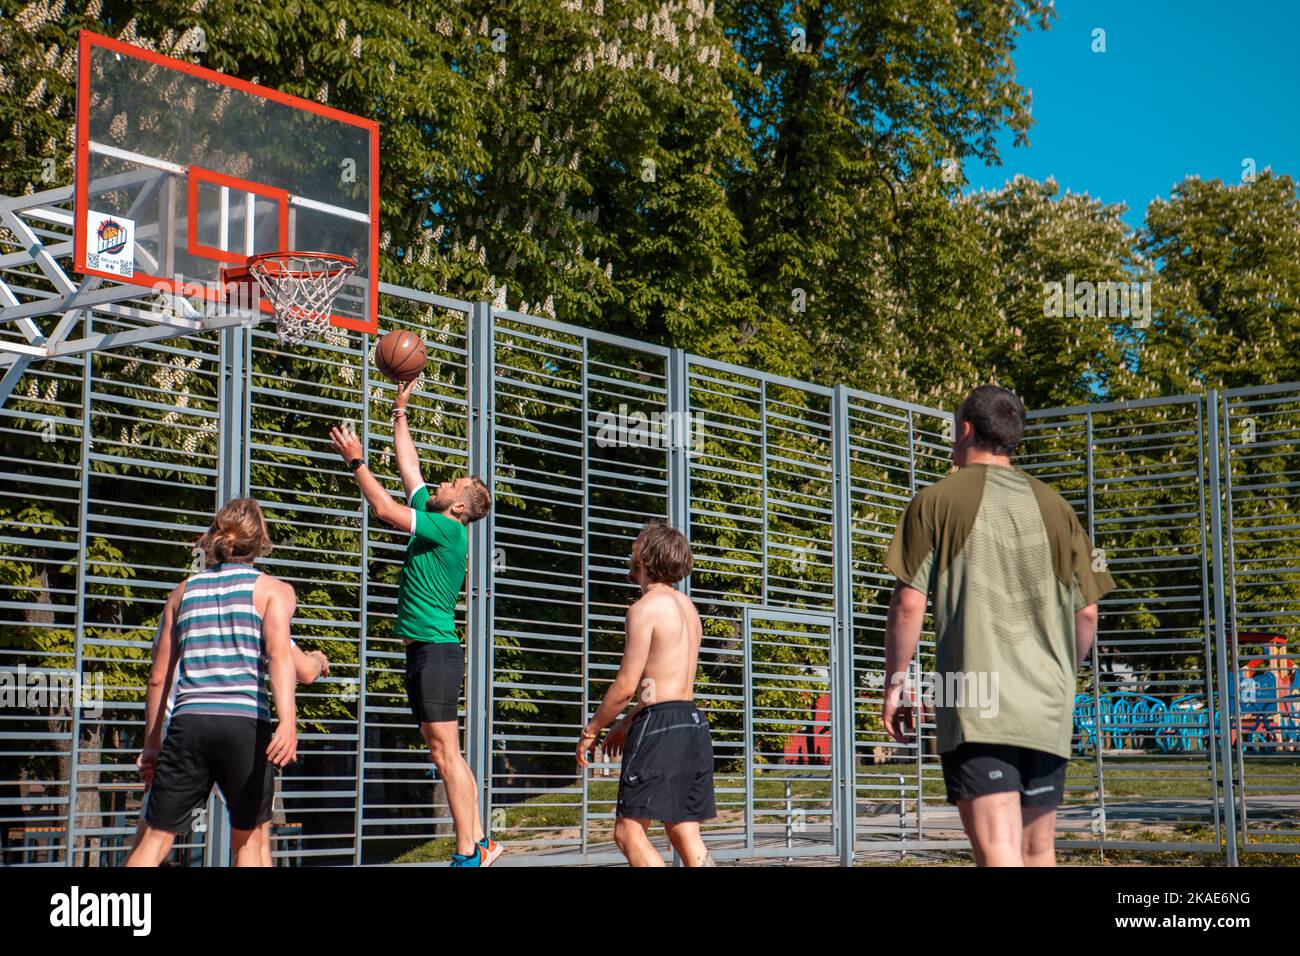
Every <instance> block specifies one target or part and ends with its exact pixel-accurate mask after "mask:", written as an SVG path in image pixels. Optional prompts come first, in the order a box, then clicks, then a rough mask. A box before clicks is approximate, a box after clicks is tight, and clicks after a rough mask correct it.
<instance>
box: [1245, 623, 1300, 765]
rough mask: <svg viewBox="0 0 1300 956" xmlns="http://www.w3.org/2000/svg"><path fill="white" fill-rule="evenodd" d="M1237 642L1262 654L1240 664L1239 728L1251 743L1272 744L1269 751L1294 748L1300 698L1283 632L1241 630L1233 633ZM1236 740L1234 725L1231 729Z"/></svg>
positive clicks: (1294, 666) (1298, 720)
mask: <svg viewBox="0 0 1300 956" xmlns="http://www.w3.org/2000/svg"><path fill="white" fill-rule="evenodd" d="M1238 638H1240V644H1241V645H1243V646H1245V647H1252V646H1256V647H1260V648H1262V649H1263V651H1264V656H1263V657H1257V658H1255V659H1254V660H1251V661H1247V662H1246V663H1244V664H1240V665H1239V670H1240V675H1241V682H1240V693H1241V703H1240V706H1239V713H1240V715H1241V730H1242V733H1243V734H1245V735H1246V740H1247V741H1248V742H1250V743H1254V744H1271V745H1272V746H1271V747H1270V748H1269V749H1270V750H1294V749H1296V748H1295V743H1294V740H1295V734H1294V731H1295V728H1296V726H1297V722H1300V697H1297V694H1296V684H1295V668H1296V662H1295V661H1294V660H1292V659H1291V657H1290V656H1289V655H1288V653H1287V639H1286V636H1285V635H1283V634H1262V633H1259V632H1255V631H1242V632H1241V634H1240V635H1236V634H1234V635H1233V639H1232V640H1233V649H1234V651H1236V648H1237V645H1238V640H1237V639H1238ZM1233 742H1234V743H1235V742H1236V728H1235V727H1234V728H1233Z"/></svg>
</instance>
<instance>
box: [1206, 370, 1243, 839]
mask: <svg viewBox="0 0 1300 956" xmlns="http://www.w3.org/2000/svg"><path fill="white" fill-rule="evenodd" d="M1219 409H1220V411H1222V413H1223V418H1222V421H1223V461H1224V463H1225V467H1224V470H1223V497H1224V501H1225V504H1226V507H1227V512H1228V515H1227V521H1226V526H1225V528H1224V531H1225V532H1226V535H1225V536H1226V537H1227V539H1228V547H1227V551H1226V554H1227V565H1226V571H1225V574H1224V577H1225V579H1226V580H1227V587H1226V588H1225V591H1226V594H1225V595H1224V596H1225V597H1226V598H1227V600H1228V614H1227V620H1229V621H1231V622H1232V630H1231V631H1230V633H1231V634H1233V635H1234V639H1233V640H1231V641H1229V647H1225V648H1224V654H1225V656H1227V657H1228V668H1227V670H1228V680H1229V681H1231V684H1230V685H1229V686H1231V687H1232V690H1233V693H1232V697H1231V700H1232V701H1234V702H1236V707H1234V708H1232V709H1233V713H1232V715H1231V717H1230V719H1231V721H1232V725H1231V726H1232V728H1233V730H1235V731H1236V737H1237V745H1236V747H1235V748H1234V749H1233V751H1232V754H1233V757H1234V758H1235V759H1236V766H1235V767H1234V768H1230V776H1231V777H1232V779H1233V780H1234V781H1235V786H1236V788H1237V789H1236V799H1237V804H1236V806H1237V814H1238V816H1237V827H1238V828H1239V831H1240V833H1241V846H1242V848H1243V849H1244V848H1245V847H1247V846H1248V845H1249V841H1250V816H1249V814H1248V810H1249V807H1247V806H1246V751H1245V740H1244V739H1243V738H1244V734H1243V733H1242V727H1241V701H1240V698H1239V697H1238V695H1239V694H1240V693H1241V654H1240V652H1239V650H1238V647H1237V642H1236V640H1235V635H1236V633H1237V571H1236V568H1237V542H1236V538H1235V537H1234V536H1233V528H1234V527H1235V522H1234V521H1233V517H1232V498H1233V493H1232V416H1231V414H1230V406H1229V403H1228V395H1227V394H1226V393H1224V394H1223V395H1222V396H1221V398H1220V404H1219ZM1224 693H1225V694H1226V693H1227V691H1226V689H1225V691H1224ZM1212 713H1213V712H1211V714H1212ZM1209 749H1210V750H1211V751H1213V750H1214V748H1213V747H1210V748H1209ZM1223 799H1224V800H1226V801H1231V800H1232V799H1233V797H1232V794H1231V793H1228V792H1225V793H1224V794H1223ZM1232 838H1233V837H1232V836H1231V835H1230V836H1229V839H1232Z"/></svg>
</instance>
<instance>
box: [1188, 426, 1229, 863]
mask: <svg viewBox="0 0 1300 956" xmlns="http://www.w3.org/2000/svg"><path fill="white" fill-rule="evenodd" d="M1205 414H1206V411H1205V407H1204V403H1203V402H1200V401H1198V402H1197V403H1196V487H1197V489H1198V492H1197V495H1196V504H1197V523H1198V524H1199V525H1200V545H1201V559H1200V560H1201V641H1202V644H1201V646H1202V648H1203V653H1204V654H1205V672H1204V679H1205V700H1206V703H1207V709H1206V720H1207V723H1212V722H1213V717H1212V716H1211V715H1212V714H1213V712H1214V711H1213V708H1212V707H1210V706H1209V702H1210V701H1211V700H1213V698H1214V642H1213V640H1212V639H1211V637H1210V634H1211V627H1212V622H1213V620H1214V615H1213V614H1211V613H1210V588H1209V587H1208V586H1207V585H1206V575H1205V570H1204V569H1205V562H1206V560H1207V557H1208V555H1209V553H1210V547H1209V542H1208V540H1207V538H1206V533H1205V492H1206V488H1207V487H1208V486H1207V484H1206V481H1205ZM1228 502H1229V504H1228V526H1229V527H1231V526H1232V504H1231V502H1232V495H1231V492H1230V493H1229V495H1228ZM1215 551H1218V548H1217V547H1216V548H1215ZM1228 554H1229V560H1231V554H1232V548H1231V547H1229V549H1228ZM1234 617H1235V614H1234ZM1205 751H1206V753H1208V754H1209V755H1210V780H1211V781H1212V783H1211V786H1213V787H1214V788H1215V789H1217V788H1218V786H1219V784H1218V780H1219V755H1218V751H1216V750H1215V749H1214V747H1213V746H1209V745H1207V746H1206V748H1205ZM1212 803H1213V812H1214V839H1215V840H1216V841H1221V840H1222V839H1223V836H1224V833H1223V818H1222V814H1223V809H1222V807H1221V806H1220V804H1221V803H1222V794H1219V795H1218V796H1216V798H1215V799H1214V800H1213V801H1212Z"/></svg>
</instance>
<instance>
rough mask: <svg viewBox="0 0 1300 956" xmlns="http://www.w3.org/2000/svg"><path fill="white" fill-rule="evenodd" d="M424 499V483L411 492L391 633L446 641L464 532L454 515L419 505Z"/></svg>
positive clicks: (452, 628)
mask: <svg viewBox="0 0 1300 956" xmlns="http://www.w3.org/2000/svg"><path fill="white" fill-rule="evenodd" d="M428 501H429V489H428V487H427V486H425V485H421V486H420V487H419V488H418V489H416V491H415V494H413V495H411V509H412V511H413V519H414V520H413V526H412V528H411V540H410V542H409V543H408V544H407V546H406V563H405V564H404V565H403V566H402V580H401V584H399V585H398V588H397V636H398V637H405V638H409V639H410V640H413V641H431V642H433V643H435V644H452V643H456V642H458V641H459V640H460V638H459V637H458V636H457V635H456V602H457V600H459V598H460V589H461V586H462V585H463V584H464V583H465V565H466V560H467V558H468V555H469V534H468V532H467V531H466V529H465V526H464V525H463V524H461V523H460V522H459V521H456V520H455V519H454V518H448V517H447V516H446V515H444V514H439V513H438V512H436V511H427V510H425V505H426V504H427V503H428Z"/></svg>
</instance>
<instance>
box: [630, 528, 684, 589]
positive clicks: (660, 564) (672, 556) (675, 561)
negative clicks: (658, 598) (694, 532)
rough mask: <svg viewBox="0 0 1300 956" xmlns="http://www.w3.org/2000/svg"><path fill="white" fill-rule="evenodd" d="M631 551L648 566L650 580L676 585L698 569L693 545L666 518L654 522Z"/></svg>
mask: <svg viewBox="0 0 1300 956" xmlns="http://www.w3.org/2000/svg"><path fill="white" fill-rule="evenodd" d="M632 553H633V554H634V555H636V557H637V559H638V560H639V561H640V562H641V567H643V568H645V572H646V574H648V575H649V576H650V580H651V581H662V582H664V583H665V584H676V583H677V582H678V581H680V580H682V578H684V577H686V575H688V574H690V573H691V571H692V570H693V569H694V568H695V556H694V555H692V554H691V544H690V542H689V541H687V540H686V535H684V534H682V533H681V532H680V531H678V530H677V529H676V528H674V527H673V526H672V525H670V524H668V522H666V521H651V522H650V523H649V524H647V525H646V526H645V528H643V529H642V531H641V533H640V534H639V535H637V537H636V541H635V542H633V544H632Z"/></svg>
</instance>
